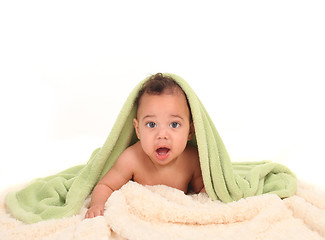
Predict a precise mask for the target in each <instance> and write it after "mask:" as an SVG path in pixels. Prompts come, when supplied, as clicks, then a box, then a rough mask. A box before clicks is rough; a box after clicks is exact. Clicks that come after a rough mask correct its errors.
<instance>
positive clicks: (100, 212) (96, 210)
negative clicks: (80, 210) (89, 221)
mask: <svg viewBox="0 0 325 240" xmlns="http://www.w3.org/2000/svg"><path fill="white" fill-rule="evenodd" d="M97 216H104V206H103V205H95V206H92V207H90V208H89V209H88V211H87V212H86V215H85V218H93V217H97Z"/></svg>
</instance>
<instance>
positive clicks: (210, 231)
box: [0, 182, 325, 240]
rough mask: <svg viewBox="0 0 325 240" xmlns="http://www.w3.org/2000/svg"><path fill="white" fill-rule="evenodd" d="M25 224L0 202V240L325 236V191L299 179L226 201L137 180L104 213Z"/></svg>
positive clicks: (87, 201)
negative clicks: (286, 189)
mask: <svg viewBox="0 0 325 240" xmlns="http://www.w3.org/2000/svg"><path fill="white" fill-rule="evenodd" d="M88 205H89V198H88V199H87V200H86V201H85V203H84V206H83V208H82V209H81V211H80V214H79V215H76V216H73V217H70V218H64V219H58V220H48V221H42V222H39V223H35V224H25V223H22V222H20V221H18V220H16V219H14V218H12V217H11V216H10V215H9V214H8V213H7V212H6V209H5V205H4V199H3V197H2V198H1V203H0V239H1V240H7V239H15V240H16V239H34V240H36V239H42V240H53V239H60V240H61V239H67V240H76V239H131V240H132V239H139V240H144V239H150V240H152V239H164V240H165V239H169V240H171V239H186V240H190V239H231V240H234V239H240V240H243V239H264V240H265V239H272V240H273V239H295V240H297V239H308V240H312V239H325V193H324V192H321V191H318V190H316V189H315V188H314V187H312V186H309V185H306V184H302V183H299V187H298V191H297V193H296V195H295V196H293V197H290V198H287V199H284V200H281V199H280V198H279V197H278V196H277V195H274V194H267V195H260V196H256V197H249V198H246V199H241V200H239V201H237V202H232V203H222V202H220V201H211V200H210V199H209V198H208V197H207V195H206V194H195V195H185V194H184V193H183V192H181V191H179V190H177V189H173V188H170V187H166V186H142V185H139V184H137V183H134V182H129V183H127V184H126V185H124V186H123V187H122V188H121V189H120V190H119V191H116V192H114V193H113V194H112V196H111V197H110V198H109V200H108V201H107V203H106V211H105V216H103V217H96V218H93V219H87V220H84V219H83V216H84V214H85V211H86V208H87V206H88Z"/></svg>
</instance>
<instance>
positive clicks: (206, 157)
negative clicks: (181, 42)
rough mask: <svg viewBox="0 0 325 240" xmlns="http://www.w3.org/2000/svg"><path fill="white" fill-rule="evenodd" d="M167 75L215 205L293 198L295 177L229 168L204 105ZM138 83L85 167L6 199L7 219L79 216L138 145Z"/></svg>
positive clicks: (253, 166) (275, 170) (266, 169)
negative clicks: (179, 97) (182, 103)
mask: <svg viewBox="0 0 325 240" xmlns="http://www.w3.org/2000/svg"><path fill="white" fill-rule="evenodd" d="M165 75H169V76H171V77H172V78H173V79H175V81H176V82H177V83H178V84H179V85H180V87H181V88H182V89H183V91H184V92H185V94H186V96H187V98H188V101H189V104H190V108H191V112H192V116H193V121H194V127H195V137H194V138H193V139H192V140H191V141H192V144H195V145H197V147H198V150H199V157H200V164H201V169H202V176H203V181H204V186H205V189H206V191H207V194H208V195H209V197H210V198H211V199H213V200H217V199H218V200H221V201H223V202H231V201H234V200H239V199H241V198H246V197H249V196H255V195H260V194H263V193H275V194H277V195H278V196H279V197H281V198H284V197H289V196H292V195H293V194H294V193H295V191H296V188H297V185H296V178H295V176H294V174H293V173H292V172H291V171H290V170H289V169H288V168H286V167H285V166H283V165H280V164H277V163H272V162H266V161H264V162H243V163H231V161H230V158H229V156H228V153H227V150H226V148H225V146H224V144H223V142H222V140H221V138H220V136H219V134H218V132H217V130H216V128H215V126H214V124H213V122H212V120H211V119H210V117H209V115H208V113H207V111H206V110H205V108H204V106H203V105H202V103H201V102H200V100H199V98H198V97H197V96H196V94H195V93H194V91H193V90H192V89H191V87H190V86H189V85H188V84H187V83H186V82H185V81H184V80H183V79H182V78H180V77H179V76H177V75H174V74H167V73H166V74H165ZM147 80H148V78H146V79H145V80H143V81H142V82H140V83H139V84H138V85H137V86H136V87H135V89H134V90H133V91H132V92H131V93H130V95H129V97H128V99H127V100H126V102H125V104H124V105H123V107H122V110H121V112H120V114H119V116H118V118H117V120H116V122H115V124H114V126H113V128H112V130H111V132H110V134H109V136H108V138H107V140H106V141H105V143H104V145H103V146H102V147H101V148H99V149H96V150H95V151H94V152H93V154H92V155H91V157H90V160H89V161H88V163H87V164H85V165H80V166H75V167H72V168H69V169H67V170H65V171H63V172H61V173H58V174H56V175H53V176H49V177H46V178H40V179H36V180H34V181H33V182H31V183H30V184H29V185H28V186H27V187H25V188H24V189H22V190H20V191H15V192H10V193H9V194H8V195H7V196H6V205H7V208H8V209H9V210H10V212H11V214H12V215H13V216H14V217H16V218H17V219H19V220H21V221H24V222H26V223H35V222H39V221H42V220H47V219H52V218H62V217H70V216H72V215H74V214H77V213H78V212H79V210H80V208H81V207H82V204H83V203H84V200H85V199H86V197H87V196H88V195H89V194H90V193H91V191H92V189H93V187H94V186H95V185H96V183H97V182H98V181H99V179H100V178H101V177H102V176H104V175H105V173H106V172H107V171H108V170H109V169H110V168H111V167H112V166H113V164H114V163H115V161H116V159H117V158H118V156H119V155H120V154H121V153H122V152H123V151H124V150H125V149H126V148H127V147H128V146H130V145H131V144H133V143H135V142H136V141H137V138H136V135H135V131H134V129H133V124H132V120H133V118H134V117H135V116H136V106H135V105H134V100H135V98H136V97H137V95H138V92H139V90H140V88H141V87H142V84H143V83H144V82H145V81H147Z"/></svg>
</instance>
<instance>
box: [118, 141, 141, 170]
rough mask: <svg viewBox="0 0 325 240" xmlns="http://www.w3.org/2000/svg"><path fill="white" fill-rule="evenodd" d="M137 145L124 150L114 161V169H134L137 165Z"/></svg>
mask: <svg viewBox="0 0 325 240" xmlns="http://www.w3.org/2000/svg"><path fill="white" fill-rule="evenodd" d="M137 155H138V143H135V144H133V145H131V146H130V147H128V148H126V149H125V150H124V151H123V152H122V153H121V155H120V156H119V157H118V159H117V160H116V162H115V164H114V167H115V168H124V169H128V170H131V169H134V168H135V167H136V164H137Z"/></svg>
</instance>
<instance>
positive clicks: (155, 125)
mask: <svg viewBox="0 0 325 240" xmlns="http://www.w3.org/2000/svg"><path fill="white" fill-rule="evenodd" d="M146 125H147V127H149V128H155V127H157V124H155V123H154V122H148V123H147V124H146Z"/></svg>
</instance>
